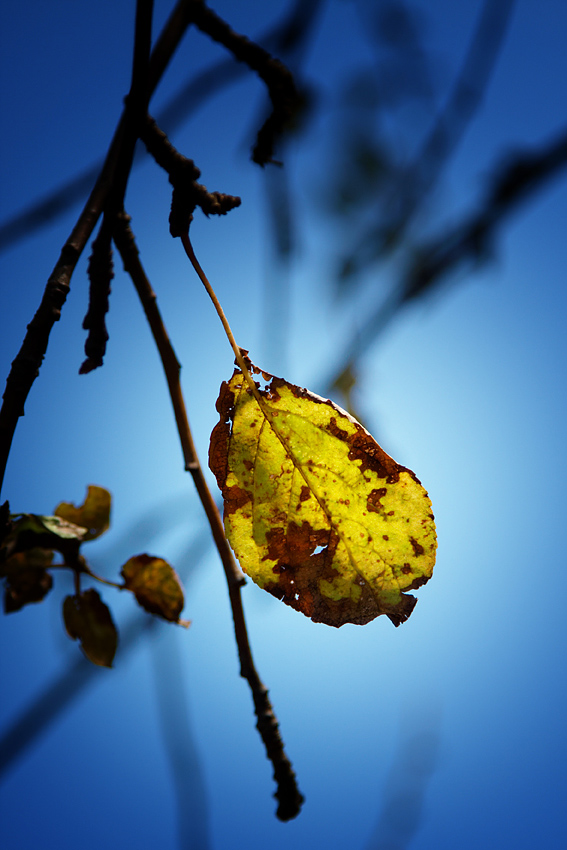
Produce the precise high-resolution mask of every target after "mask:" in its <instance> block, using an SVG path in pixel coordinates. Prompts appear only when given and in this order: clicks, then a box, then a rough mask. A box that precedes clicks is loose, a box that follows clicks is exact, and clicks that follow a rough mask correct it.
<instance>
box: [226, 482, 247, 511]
mask: <svg viewBox="0 0 567 850" xmlns="http://www.w3.org/2000/svg"><path fill="white" fill-rule="evenodd" d="M222 494H223V496H224V513H225V516H228V515H229V514H231V513H234V511H237V510H239V509H240V508H243V507H244V505H245V504H246V503H247V502H251V501H252V493H249V492H248V490H243V489H242V487H238V486H237V485H236V484H235V485H234V486H233V487H225V488H224V489H223V493H222Z"/></svg>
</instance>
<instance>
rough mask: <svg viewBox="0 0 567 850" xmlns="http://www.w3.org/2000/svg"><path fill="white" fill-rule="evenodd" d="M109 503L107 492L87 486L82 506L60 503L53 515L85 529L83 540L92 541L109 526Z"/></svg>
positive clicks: (102, 488)
mask: <svg viewBox="0 0 567 850" xmlns="http://www.w3.org/2000/svg"><path fill="white" fill-rule="evenodd" d="M111 501H112V498H111V495H110V493H109V492H108V490H106V489H105V488H104V487H97V486H96V485H94V484H89V487H88V489H87V495H86V497H85V501H84V502H83V504H82V505H79V506H78V507H76V506H75V505H72V504H71V503H70V502H61V503H60V504H59V505H57V507H56V508H55V515H56V516H58V517H61V518H62V519H64V520H67V522H72V523H74V524H75V525H79V526H82V527H83V528H85V529H86V530H87V532H86V534H85V536H84V538H83V539H84V540H94V539H95V538H96V537H100V536H101V534H104V532H105V531H107V529H108V527H109V525H110V507H111Z"/></svg>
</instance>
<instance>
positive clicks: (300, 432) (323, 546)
mask: <svg viewBox="0 0 567 850" xmlns="http://www.w3.org/2000/svg"><path fill="white" fill-rule="evenodd" d="M251 368H252V369H253V371H254V374H255V375H261V376H262V377H263V383H264V386H263V388H262V387H261V385H260V383H259V382H258V383H257V386H258V388H259V392H260V396H261V401H262V407H263V409H261V407H260V405H259V404H258V402H257V400H256V399H255V397H254V395H253V394H252V392H251V390H250V389H249V387H248V385H247V383H246V381H245V378H244V376H243V375H242V373H241V372H240V370H238V369H236V370H235V372H234V374H233V376H232V378H231V380H230V381H229V383H223V385H222V387H221V390H220V395H219V398H218V401H217V410H218V411H219V414H220V422H219V423H218V424H217V425H216V427H215V428H214V430H213V433H212V435H211V446H210V452H209V464H210V467H211V469H212V471H213V472H214V474H215V476H216V478H217V481H218V484H219V487H220V488H221V490H222V494H223V497H224V523H225V530H226V534H227V537H228V540H229V541H230V543H231V545H232V547H233V549H234V551H235V554H236V556H237V558H238V560H239V561H240V564H241V566H242V569H243V570H244V571H245V572H246V573H247V574H248V575H249V576H250V577H251V578H252V579H253V580H254V581H255V582H256V583H257V584H258V585H259V586H260V587H263V588H264V589H265V590H267V591H269V592H270V593H272V594H273V595H274V596H276V597H277V598H279V599H282V600H283V601H284V602H286V603H287V604H288V605H291V607H292V608H295V609H296V610H298V611H301V612H302V613H304V614H306V615H307V616H308V617H311V619H312V620H314V621H315V622H323V623H327V624H328V625H331V626H341V625H343V624H344V623H358V624H364V623H368V622H369V621H370V620H373V619H374V618H375V617H377V616H378V615H379V614H386V615H387V616H388V617H389V618H390V620H391V621H392V622H393V623H394V624H395V625H396V626H397V625H399V624H400V623H402V622H404V620H406V619H407V618H408V617H409V615H410V614H411V612H412V610H413V608H414V606H415V603H416V599H415V597H413V596H412V595H409V594H407V593H406V591H408V590H411V589H415V588H417V587H419V586H420V585H423V584H425V582H427V581H428V580H429V578H430V577H431V574H432V571H433V565H434V563H435V553H436V546H437V543H436V535H435V524H434V519H433V514H432V511H431V503H430V501H429V497H428V495H427V493H426V491H425V490H424V488H423V487H422V485H421V484H420V482H419V481H418V479H417V478H416V476H415V475H414V473H413V472H411V470H409V469H406V467H404V466H400V465H399V464H397V463H396V462H395V461H394V460H393V459H392V458H391V457H390V456H389V455H387V454H386V453H385V452H384V451H383V450H382V449H381V448H380V446H379V445H378V444H377V443H376V441H375V440H374V439H373V437H371V436H370V434H369V433H368V432H367V431H366V430H365V429H364V428H363V427H362V425H360V424H359V423H358V422H357V421H356V420H354V419H353V418H352V417H351V416H349V415H348V414H347V413H345V411H343V410H341V408H339V407H337V406H336V405H335V404H333V403H332V402H331V401H329V400H327V399H323V398H320V397H319V396H316V395H313V394H312V393H310V392H308V391H307V390H304V389H301V388H300V387H297V386H294V385H293V384H289V383H287V382H286V381H284V380H283V379H281V378H276V377H274V376H272V375H269V374H267V373H265V372H260V370H258V369H256V368H255V367H251Z"/></svg>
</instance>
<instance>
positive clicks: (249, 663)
mask: <svg viewBox="0 0 567 850" xmlns="http://www.w3.org/2000/svg"><path fill="white" fill-rule="evenodd" d="M129 221H130V219H129V217H128V216H127V215H126V214H125V213H123V214H122V215H121V216H119V218H118V220H117V228H116V230H115V234H114V241H115V244H116V247H117V248H118V251H119V252H120V255H121V257H122V259H123V262H124V268H125V271H126V272H127V273H128V274H129V275H130V277H131V278H132V281H133V283H134V286H135V287H136V291H137V293H138V296H139V298H140V301H141V303H142V307H143V309H144V313H145V314H146V318H147V320H148V324H149V326H150V329H151V331H152V334H153V337H154V341H155V343H156V346H157V349H158V352H159V355H160V358H161V362H162V366H163V370H164V372H165V376H166V380H167V385H168V388H169V393H170V398H171V402H172V405H173V410H174V414H175V421H176V424H177V431H178V433H179V439H180V442H181V447H182V451H183V457H184V460H185V469H186V470H187V471H188V472H190V473H191V476H192V477H193V481H194V484H195V488H196V490H197V493H198V494H199V498H200V500H201V503H202V505H203V507H204V509H205V513H206V516H207V519H208V521H209V525H210V527H211V531H212V534H213V538H214V541H215V545H216V547H217V550H218V553H219V555H220V558H221V562H222V565H223V569H224V573H225V577H226V582H227V585H228V593H229V599H230V606H231V609H232V618H233V622H234V634H235V638H236V645H237V647H238V656H239V659H240V675H241V676H242V677H243V678H244V679H246V681H247V682H248V685H249V687H250V690H251V692H252V698H253V701H254V709H255V712H256V717H257V718H258V722H257V724H256V728H257V729H258V731H259V733H260V736H261V738H262V741H263V742H264V746H265V748H266V753H267V755H268V758H269V759H270V761H271V762H272V765H273V769H274V779H275V781H276V784H277V790H276V793H275V795H274V796H275V797H276V798H277V800H278V804H279V805H278V809H277V816H278V818H279V819H280V820H290V819H291V818H294V817H296V816H297V815H298V814H299V811H300V809H301V805H302V803H303V796H302V795H301V793H300V792H299V789H298V787H297V782H296V778H295V774H294V772H293V768H292V766H291V763H290V761H289V759H288V758H287V756H286V754H285V750H284V746H283V742H282V739H281V735H280V732H279V726H278V721H277V718H276V716H275V714H274V710H273V708H272V705H271V702H270V699H269V696H268V689H267V688H266V686H265V685H264V684H263V682H262V680H261V679H260V677H259V675H258V672H257V670H256V667H255V665H254V660H253V657H252V650H251V648H250V642H249V639H248V631H247V628H246V620H245V617H244V609H243V606H242V598H241V595H240V591H241V587H242V585H243V584H244V582H245V579H244V576H243V574H242V572H241V571H240V569H239V567H238V566H237V564H236V561H235V560H234V556H233V554H232V550H231V548H230V546H229V544H228V541H227V539H226V537H225V534H224V528H223V524H222V520H221V518H220V514H219V512H218V509H217V506H216V504H215V501H214V499H213V497H212V494H211V491H210V490H209V487H208V485H207V482H206V479H205V476H204V473H203V469H202V467H201V464H200V462H199V458H198V456H197V452H196V449H195V445H194V442H193V437H192V434H191V429H190V426H189V420H188V418H187V412H186V408H185V402H184V399H183V394H182V390H181V383H180V380H179V374H180V370H181V367H180V364H179V361H178V360H177V357H176V355H175V352H174V350H173V347H172V345H171V342H170V340H169V337H168V334H167V331H166V329H165V326H164V324H163V320H162V318H161V315H160V312H159V309H158V306H157V300H156V296H155V293H154V292H153V290H152V287H151V285H150V282H149V280H148V278H147V276H146V274H145V271H144V269H143V266H142V264H141V262H140V259H139V254H138V249H137V247H136V244H135V242H134V236H133V234H132V231H131V229H130V226H129Z"/></svg>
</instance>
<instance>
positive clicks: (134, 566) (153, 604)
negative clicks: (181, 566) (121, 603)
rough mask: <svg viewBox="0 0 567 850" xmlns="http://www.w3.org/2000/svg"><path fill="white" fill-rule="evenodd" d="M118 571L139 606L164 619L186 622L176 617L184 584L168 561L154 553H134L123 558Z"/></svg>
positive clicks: (184, 623) (182, 601) (180, 604)
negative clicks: (130, 556)
mask: <svg viewBox="0 0 567 850" xmlns="http://www.w3.org/2000/svg"><path fill="white" fill-rule="evenodd" d="M121 572H122V576H123V578H124V582H125V584H126V587H127V588H128V590H131V591H132V593H133V594H134V596H135V597H136V600H137V601H138V604H139V605H141V606H142V608H145V609H146V611H149V612H150V613H151V614H158V615H159V616H160V617H163V618H164V619H165V620H170V621H171V622H174V623H181V625H188V623H186V622H184V621H181V620H180V619H179V615H180V614H181V611H182V610H183V605H184V604H185V600H184V597H183V588H182V587H181V582H180V581H179V577H178V575H177V573H176V572H175V570H174V569H173V567H172V566H171V565H170V564H168V563H167V561H164V560H163V558H156V557H154V556H153V555H135V556H134V557H133V558H130V559H129V560H128V561H126V563H125V564H124V566H123V567H122V571H121Z"/></svg>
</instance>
